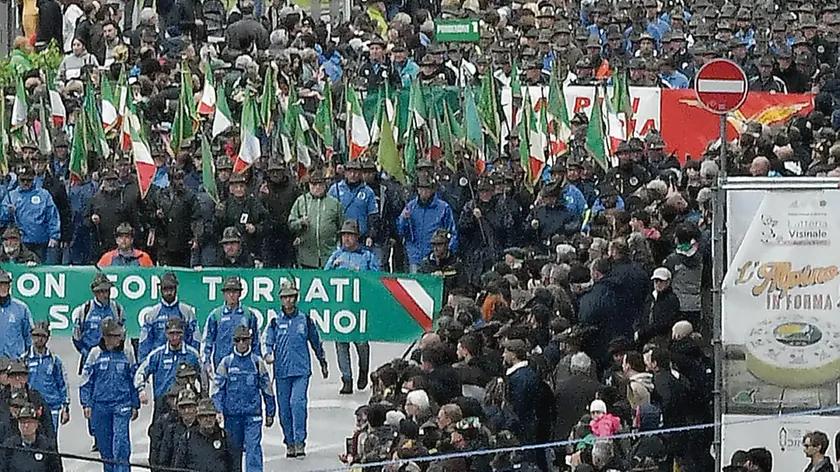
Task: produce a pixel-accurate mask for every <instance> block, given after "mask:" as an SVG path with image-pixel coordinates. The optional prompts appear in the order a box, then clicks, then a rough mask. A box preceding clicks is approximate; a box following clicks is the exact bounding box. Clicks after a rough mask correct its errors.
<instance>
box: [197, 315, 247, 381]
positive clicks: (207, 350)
mask: <svg viewBox="0 0 840 472" xmlns="http://www.w3.org/2000/svg"><path fill="white" fill-rule="evenodd" d="M246 312H247V314H246ZM239 325H242V326H247V327H249V328H251V334H252V342H251V351H252V352H253V353H254V354H256V355H258V356H259V355H260V352H261V350H260V336H259V333H260V327H259V324H258V320H257V315H256V313H254V311H253V310H251V309H250V308H248V307H243V306H242V305H239V306H238V307H236V308H235V309H233V310H231V309H230V308H228V307H227V305H225V306H221V307H219V308H216V309H215V310H213V311H212V312H210V316H208V317H207V323H206V324H205V325H204V344H202V346H201V347H202V349H203V350H202V358H203V359H204V365H205V366H207V365H210V362H212V363H213V365H214V366H218V365H219V362H221V360H222V359H223V358H224V357H225V356H227V355H228V354H230V353H232V352H233V330H234V329H236V327H237V326H239Z"/></svg>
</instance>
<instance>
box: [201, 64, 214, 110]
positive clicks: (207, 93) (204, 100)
mask: <svg viewBox="0 0 840 472" xmlns="http://www.w3.org/2000/svg"><path fill="white" fill-rule="evenodd" d="M215 110H216V88H215V85H214V84H213V69H211V68H210V64H208V63H206V64H204V87H203V88H202V89H201V101H199V102H198V113H199V114H201V115H212V114H213V112H214V111H215Z"/></svg>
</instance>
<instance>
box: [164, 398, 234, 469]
mask: <svg viewBox="0 0 840 472" xmlns="http://www.w3.org/2000/svg"><path fill="white" fill-rule="evenodd" d="M217 415H218V411H217V410H216V407H215V406H213V401H212V400H210V399H209V398H202V399H201V400H199V402H198V407H197V409H196V422H197V423H198V425H197V426H194V427H192V428H190V429H188V430H187V431H186V433H185V434H184V435H183V436H182V437H181V442H180V443H179V444H180V446H179V447H178V448H177V450H176V451H175V462H174V464H173V466H174V467H177V468H181V469H187V470H200V471H202V472H229V471H233V472H238V471H241V470H242V456H241V455H242V453H241V451H240V450H239V449H238V448H237V447H236V445H235V444H234V443H233V442H232V441H231V437H230V435H229V434H228V433H227V432H226V431H225V430H224V429H222V428H220V427H219V424H218V423H217V421H216V417H217Z"/></svg>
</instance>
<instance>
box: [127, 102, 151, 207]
mask: <svg viewBox="0 0 840 472" xmlns="http://www.w3.org/2000/svg"><path fill="white" fill-rule="evenodd" d="M124 118H125V119H124V120H123V121H124V122H125V123H127V128H128V133H129V135H130V136H131V151H132V153H133V154H134V167H135V169H136V170H137V184H138V186H139V187H140V196H141V197H142V198H145V197H146V193H147V192H148V191H149V188H151V186H152V180H154V178H155V171H157V167H156V166H155V161H154V160H153V159H152V152H151V150H150V148H149V140H148V139H146V136H145V133H144V132H143V125H142V124H141V123H140V117H139V116H138V115H137V113H136V112H135V111H134V109H133V107H131V106H130V107H129V108H128V109H127V110H126V112H125V117H124ZM124 128H125V127H124Z"/></svg>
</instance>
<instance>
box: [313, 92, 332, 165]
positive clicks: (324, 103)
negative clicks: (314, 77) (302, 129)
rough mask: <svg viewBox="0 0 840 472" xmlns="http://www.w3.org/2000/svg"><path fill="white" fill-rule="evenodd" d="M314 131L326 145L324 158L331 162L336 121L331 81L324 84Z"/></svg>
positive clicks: (316, 112) (316, 113)
mask: <svg viewBox="0 0 840 472" xmlns="http://www.w3.org/2000/svg"><path fill="white" fill-rule="evenodd" d="M314 129H315V132H316V133H318V136H320V137H321V141H323V143H324V157H325V158H326V159H327V160H329V158H330V157H332V155H333V152H334V151H335V120H334V118H333V104H332V87H331V85H330V79H327V80H326V83H325V84H324V98H322V99H321V101H320V102H319V103H318V109H317V110H316V111H315V123H314Z"/></svg>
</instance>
